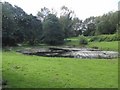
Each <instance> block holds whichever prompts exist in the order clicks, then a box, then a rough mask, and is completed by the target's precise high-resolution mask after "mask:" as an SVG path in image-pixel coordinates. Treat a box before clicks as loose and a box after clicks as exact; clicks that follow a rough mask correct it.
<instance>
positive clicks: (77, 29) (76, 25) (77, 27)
mask: <svg viewBox="0 0 120 90" xmlns="http://www.w3.org/2000/svg"><path fill="white" fill-rule="evenodd" d="M73 30H74V33H75V36H78V35H82V32H83V31H82V20H79V18H77V17H75V18H73Z"/></svg>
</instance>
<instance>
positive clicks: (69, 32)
mask: <svg viewBox="0 0 120 90" xmlns="http://www.w3.org/2000/svg"><path fill="white" fill-rule="evenodd" d="M61 10H62V13H61V16H60V23H61V25H62V29H63V31H64V35H65V38H68V37H71V36H73V22H72V18H73V15H74V12H73V11H72V10H69V9H68V8H67V7H65V6H63V7H62V8H61Z"/></svg>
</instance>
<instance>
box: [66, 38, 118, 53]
mask: <svg viewBox="0 0 120 90" xmlns="http://www.w3.org/2000/svg"><path fill="white" fill-rule="evenodd" d="M88 39H89V38H88ZM68 40H71V42H67V43H66V44H65V45H70V46H71V45H75V46H77V47H80V45H79V37H73V38H68ZM87 47H98V48H99V49H101V50H113V51H118V41H111V42H106V41H104V42H89V44H88V45H87Z"/></svg>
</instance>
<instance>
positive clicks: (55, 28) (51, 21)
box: [43, 14, 64, 45]
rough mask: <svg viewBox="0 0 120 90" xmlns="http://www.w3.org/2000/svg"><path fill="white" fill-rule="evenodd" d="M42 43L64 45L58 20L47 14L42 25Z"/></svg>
mask: <svg viewBox="0 0 120 90" xmlns="http://www.w3.org/2000/svg"><path fill="white" fill-rule="evenodd" d="M43 30H44V42H45V43H47V44H50V45H59V44H63V43H64V33H63V31H62V29H61V24H60V22H59V20H58V18H57V17H56V16H55V15H53V14H49V15H48V16H47V17H46V18H45V21H44V23H43Z"/></svg>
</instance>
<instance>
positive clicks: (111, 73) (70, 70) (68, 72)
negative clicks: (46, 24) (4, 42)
mask: <svg viewBox="0 0 120 90" xmlns="http://www.w3.org/2000/svg"><path fill="white" fill-rule="evenodd" d="M2 57H3V61H2V62H3V79H4V80H7V84H8V87H12V88H116V87H118V61H117V59H111V60H110V59H73V58H50V57H49V58H48V57H40V56H27V55H22V54H20V53H16V52H3V56H2Z"/></svg>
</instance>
